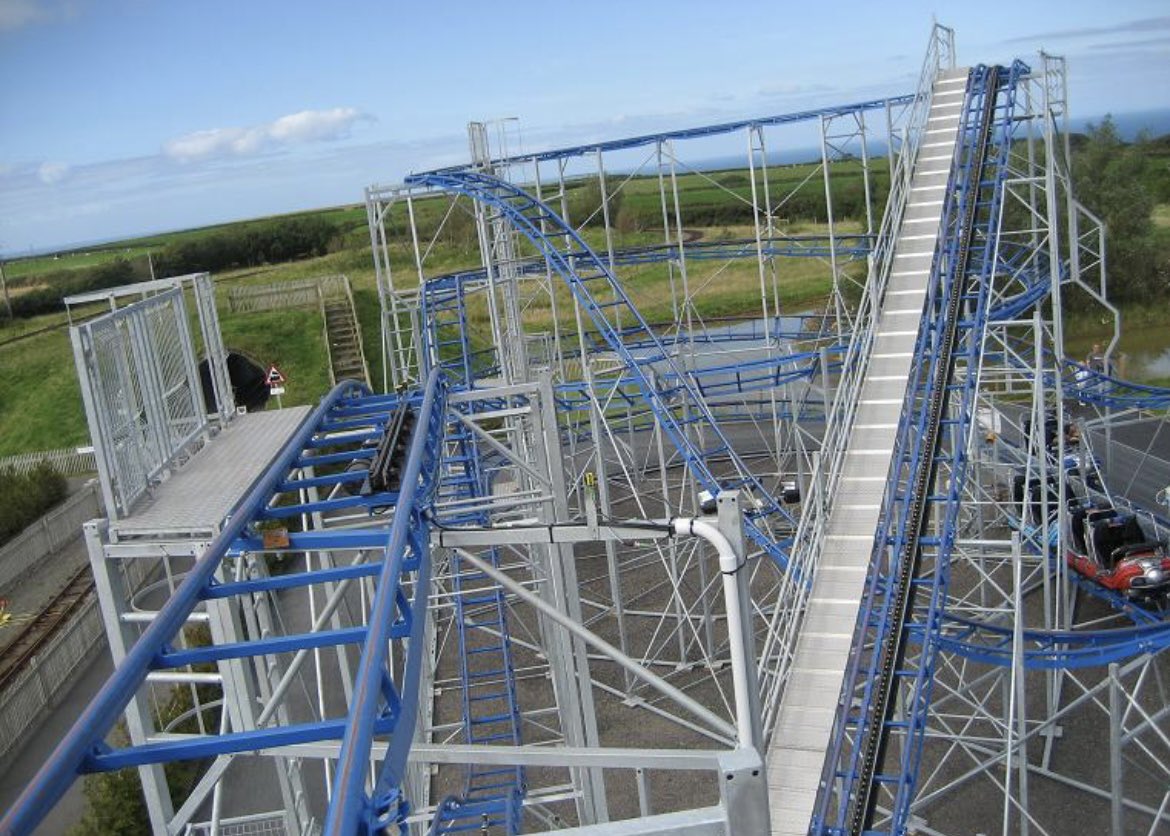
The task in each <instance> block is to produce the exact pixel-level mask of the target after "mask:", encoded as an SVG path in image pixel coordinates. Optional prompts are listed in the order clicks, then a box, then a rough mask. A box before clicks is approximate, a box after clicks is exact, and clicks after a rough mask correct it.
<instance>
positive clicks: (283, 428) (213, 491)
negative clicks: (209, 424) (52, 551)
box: [110, 406, 309, 538]
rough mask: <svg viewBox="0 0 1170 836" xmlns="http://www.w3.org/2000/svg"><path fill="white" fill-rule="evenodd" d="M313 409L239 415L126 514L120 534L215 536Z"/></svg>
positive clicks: (115, 524) (114, 524)
mask: <svg viewBox="0 0 1170 836" xmlns="http://www.w3.org/2000/svg"><path fill="white" fill-rule="evenodd" d="M308 414H309V408H308V407H307V406H294V407H289V408H287V409H277V410H272V411H269V412H250V413H248V414H246V415H240V416H238V417H237V418H236V419H235V420H234V421H232V422H231V423H230V424H228V425H227V426H226V427H224V428H223V430H221V431H220V433H219V435H217V436H215V437H214V438H212V439H211V440H210V441H208V442H207V443H206V444H205V445H204V446H203V448H202V449H201V450H199V452H198V453H197V454H196V455H194V456H193V457H192V458H191V460H190V461H189V462H187V464H186V465H185V466H184V467H181V468H179V470H178V471H177V472H176V473H175V474H174V475H173V476H171V477H170V478H169V479H167V480H166V481H165V482H163V483H162V484H160V485H158V486H157V487H156V488H155V489H154V492H153V495H152V496H151V497H149V498H148V499H147V500H145V501H144V502H143V503H141V505H140V506H138V507H136V508H135V509H134V513H133V514H131V515H130V516H129V517H127V518H125V519H121V520H111V522H110V528H111V530H112V531H113V532H114V533H115V534H116V535H117V536H118V537H123V538H124V537H140V536H153V537H160V536H166V537H187V536H193V537H200V536H203V537H212V536H214V535H215V533H216V532H217V531H219V528H220V526H222V525H223V521H224V518H225V517H226V516H227V515H228V512H230V511H231V510H232V508H233V507H234V506H235V504H236V503H237V502H239V501H240V499H241V498H242V497H243V496H244V495H245V494H246V493H247V492H248V488H250V487H251V486H252V483H253V482H255V481H256V478H257V477H258V476H260V474H261V473H263V472H264V468H266V467H268V465H269V464H270V463H271V462H272V460H273V459H275V458H276V456H277V454H279V453H280V451H281V450H282V449H283V448H284V445H285V444H286V443H287V442H288V440H289V438H291V437H292V435H293V433H294V432H296V430H297V428H298V427H299V426H300V425H301V422H302V421H304V419H305V416H307V415H308Z"/></svg>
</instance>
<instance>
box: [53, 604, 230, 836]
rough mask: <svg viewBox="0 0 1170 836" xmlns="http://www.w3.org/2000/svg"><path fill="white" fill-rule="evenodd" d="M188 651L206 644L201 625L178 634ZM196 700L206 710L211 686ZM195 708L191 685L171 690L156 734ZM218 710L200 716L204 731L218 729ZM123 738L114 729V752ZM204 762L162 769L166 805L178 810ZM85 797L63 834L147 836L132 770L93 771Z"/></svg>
mask: <svg viewBox="0 0 1170 836" xmlns="http://www.w3.org/2000/svg"><path fill="white" fill-rule="evenodd" d="M184 633H185V635H186V639H187V642H186V643H187V646H188V647H204V646H206V645H209V644H211V631H210V629H209V628H208V627H207V625H196V626H194V627H188V628H186V630H184ZM194 669H195V670H196V671H203V672H208V671H214V670H215V666H214V665H211V664H207V665H195V666H194ZM195 690H196V691H197V692H198V696H199V701H200V703H201V704H203V705H207V704H208V703H210V702H211V701H213V700H215V699H216V698H217V697H218V689H217V688H216V687H215V686H211V685H200V686H198V687H197V688H196V689H195ZM194 705H195V701H194V696H193V694H192V689H191V686H189V685H176V686H175V687H174V688H172V689H171V693H170V698H169V699H168V700H167V701H166V703H165V704H164V705H163V706H162V707H161V708H160V710H159V714H158V716H157V717H156V718H155V721H156V724H157V726H158V727H159V728H160V729H161V728H163V727H164V726H166V725H167V724H168V723H170V722H171V721H173V720H175V719H176V718H178V717H179V716H180V715H181V714H183V713H185V712H187V711H188V710H190V709H191V708H192V707H193V706H194ZM219 712H220V709H219V708H214V709H211V710H208V711H205V712H204V713H203V717H204V724H205V726H206V727H207V728H209V729H218V728H219ZM171 731H173V732H176V733H186V734H190V733H195V732H197V731H199V721H198V720H197V719H196V718H195V717H193V716H192V717H188V718H187V719H185V720H183V721H182V722H180V723H179V724H178V725H176V726H175V727H174V728H173V729H171ZM128 743H129V736H128V735H127V734H126V728H125V726H124V725H122V724H119V725H118V728H117V729H116V730H115V731H114V734H113V745H114V746H115V748H117V747H121V746H126V745H127V744H128ZM210 763H211V760H210V759H209V758H207V759H203V760H196V761H180V762H177V763H168V764H166V765H165V766H164V767H163V769H164V771H165V773H166V777H167V789H168V790H169V791H170V794H171V802H172V803H173V804H174V805H175V806H179V805H181V804H182V803H183V802H184V801H185V800H186V799H187V796H188V795H190V794H191V790H192V789H194V787H195V784H196V783H197V782H198V780H199V778H200V777H201V776H202V775H203V773H204V771H205V770H206V769H207V767H208V765H209V764H210ZM85 798H86V801H87V802H88V805H87V809H86V811H85V815H83V816H82V817H81V820H80V821H78V822H77V824H75V825H74V826H73V827H71V828H70V829H69V836H83V834H90V833H102V834H113V836H140V834H141V836H146V834H149V833H150V819H149V814H148V813H147V811H146V800H145V798H144V797H143V795H142V783H141V782H140V781H139V778H138V770H137V769H133V768H132V769H119V770H118V771H116V772H99V773H95V774H93V775H87V776H86V777H85Z"/></svg>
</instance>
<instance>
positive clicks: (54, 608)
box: [0, 563, 94, 691]
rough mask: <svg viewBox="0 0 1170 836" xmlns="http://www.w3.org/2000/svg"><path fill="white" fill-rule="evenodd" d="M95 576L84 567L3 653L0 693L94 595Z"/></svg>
mask: <svg viewBox="0 0 1170 836" xmlns="http://www.w3.org/2000/svg"><path fill="white" fill-rule="evenodd" d="M93 586H94V584H93V576H92V575H91V574H90V569H89V564H88V563H86V564H85V565H84V566H82V567H81V568H80V569H79V570H78V571H77V572H76V573H75V574H74V575H73V576H72V577H70V578H69V582H68V583H66V584H65V586H64V588H62V589H61V591H60V592H58V593H57V594H56V595H55V596H53V600H51V601H49V603H48V604H46V605H45V607H44V608H43V609H42V610H41V611H40V612H39V613H38V614H37V615H36V616H35V617H33V619H32V620H31V621H29V622H28V623H27V624H25V625H24V627H23V629H21V631H20V634H19V635H18V636H17V637H16V639H14V640H13V641H12V643H11V644H9V645H8V646H7V647H6V648H4V650H3V651H0V691H3V690H4V689H5V688H7V687H8V685H9V683H10V682H11V681H12V680H14V679H15V678H16V677H17V676H18V675H19V674H20V672H21V671H23V670H24V668H25V666H26V665H27V664H28V661H29V660H30V659H32V658H33V657H34V656H36V654H37V653H38V652H39V651H40V650H41V648H43V647H44V646H45V645H46V644H48V642H49V639H51V638H52V637H53V635H54V634H55V633H56V632H57V630H59V629H60V628H61V627H62V626H63V625H64V624H65V623H66V622H67V621H68V620H69V617H70V616H71V615H72V614H73V613H74V612H76V611H77V610H78V608H80V607H81V605H82V604H83V603H84V602H85V600H86V598H88V597H89V595H90V593H92V592H93Z"/></svg>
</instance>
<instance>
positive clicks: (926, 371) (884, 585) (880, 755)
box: [812, 63, 1027, 834]
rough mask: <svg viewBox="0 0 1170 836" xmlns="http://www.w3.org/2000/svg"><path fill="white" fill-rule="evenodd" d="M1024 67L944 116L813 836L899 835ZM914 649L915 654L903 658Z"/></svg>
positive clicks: (861, 545)
mask: <svg viewBox="0 0 1170 836" xmlns="http://www.w3.org/2000/svg"><path fill="white" fill-rule="evenodd" d="M1026 72H1027V67H1025V66H1024V65H1022V64H1019V63H1017V64H1015V65H1013V66H1012V67H1011V68H1010V69H1009V68H1003V67H984V66H980V67H977V68H976V69H975V70H973V71H972V72H971V74H970V79H969V82H968V85H967V89H966V91H965V92H964V95H963V99H962V100H961V103H962V107H960V109H959V111H958V113H957V116H956V118H957V121H958V128H959V130H958V137H959V139H960V142H959V143H958V144H957V145H955V144H954V143H952V145H951V147H950V149H949V150H950V151H951V154H950V155H948V156H953V157H954V165H953V171H952V172H949V180H948V183H947V184H945V185H944V191H943V193H942V195H941V201H942V207H941V208H942V210H943V215H942V219H941V220H942V225H941V234H940V236H939V237H938V240H937V247H935V246H934V243H935V242H932V246H931V249H930V251H929V257H930V267H929V269H930V274H929V278H930V281H929V283H928V287H927V291H926V293H925V294H924V296H925V299H924V301H925V309H924V311H923V313H922V314H921V325H920V327H919V328H918V329H917V332H916V337H915V340H914V343H913V347H912V349H913V350H912V352H911V358H912V362H911V363H910V364H909V367H908V368H906V369H904V370H901V372H900V373H901V374H902V375H903V379H906V380H908V384H907V386H906V392H905V401H904V404H903V403H902V402H901V400H900V399H899V402H898V403H897V404H891V405H893V406H896V407H897V410H898V412H899V413H900V420H899V421H898V422H897V424H896V427H895V428H894V429H893V430H890V431H889V434H888V436H886V438H884V439H883V443H888V444H890V445H891V446H892V447H893V453H894V455H893V456H891V457H889V458H888V460H887V465H888V466H889V471H888V473H889V476H888V479H885V478H881V477H879V479H878V481H876V482H875V483H874V484H873V485H872V486H871V491H872V492H871V494H870V497H871V498H875V499H876V498H881V502H880V505H878V506H877V507H876V508H875V509H873V512H874V513H875V514H876V513H877V512H878V511H879V510H880V515H879V516H878V519H877V526H876V534H875V535H872V536H871V535H869V534H866V533H864V532H860V531H858V532H857V535H858V537H860V538H861V539H859V540H858V541H857V542H858V548H857V549H856V551H860V552H862V553H864V554H865V555H866V557H867V560H866V561H865V562H866V563H867V564H868V566H867V570H866V572H867V573H866V576H865V584H864V593H863V595H862V596H861V599H860V603H861V606H860V608H859V612H858V615H857V618H856V630H855V631H854V632H853V633H852V636H851V639H852V640H851V642H850V647H851V648H852V649H851V651H850V654H849V657H848V662H849V664H848V667H847V669H846V670H845V675H844V677H843V686H842V688H841V690H840V696H839V700H838V703H837V711H836V717H835V725H834V734H833V736H832V742H831V746H830V747H829V750H828V755H827V757H826V759H825V762H824V766H823V769H822V771H821V772H820V775H819V778H820V780H819V786H818V790H819V795H818V803H817V807H816V812H815V814H814V817H813V823H812V829H813V831H814V832H818V833H820V832H833V833H849V834H861V833H877V832H881V833H885V832H889V833H901V832H903V831H904V828H905V825H906V821H907V818H908V816H909V811H910V803H911V801H912V799H913V795H914V788H915V786H916V782H917V774H918V763H919V757H920V753H921V747H922V742H923V739H924V734H925V723H926V716H927V710H928V708H929V703H930V693H931V682H932V676H933V663H934V657H935V652H936V648H937V646H938V641H937V640H938V635H939V631H940V628H941V624H942V611H943V604H944V601H945V596H946V590H947V584H948V580H949V576H950V573H949V559H950V553H951V548H952V547H953V544H954V538H955V536H956V534H955V533H956V529H957V514H958V508H959V505H960V501H961V496H962V491H963V486H964V483H965V479H966V464H967V452H966V451H967V446H968V445H967V440H968V437H969V435H970V432H971V430H972V426H973V412H974V392H975V383H976V377H977V374H976V370H977V368H978V362H979V357H978V353H979V350H980V346H981V345H982V332H983V329H984V326H985V324H986V322H987V315H988V309H989V305H990V298H991V292H990V288H991V284H992V278H993V276H994V264H995V251H996V225H997V223H998V219H999V213H1000V204H1001V200H1002V195H1003V180H1004V178H1005V177H1006V176H1007V169H1008V165H1007V160H1008V154H1009V151H1010V147H1011V140H1012V131H1013V129H1014V127H1015V120H1014V108H1015V93H1016V89H1017V84H1018V81H1019V79H1020V78H1021V76H1023V75H1024V74H1025V73H1026ZM930 156H931V155H929V154H927V155H926V157H925V159H926V160H927V161H929V159H930ZM907 295H908V296H913V297H915V298H919V299H921V298H922V296H923V295H922V294H907ZM872 378H873V375H872V374H871V380H872ZM891 417H892V416H891ZM857 429H862V428H857ZM867 443H873V442H872V440H871V441H868V442H867ZM873 475H875V476H877V474H873ZM871 519H872V517H871ZM932 523H933V533H931V531H930V530H929V529H931V528H932V526H931V524H932ZM863 535H864V536H863ZM867 540H868V542H866V541H867ZM912 636H913V638H912ZM915 641H916V642H917V644H918V646H919V647H920V652H918V653H912V652H911V651H910V647H911V644H912V642H915ZM895 706H900V708H899V709H898V710H897V711H896V710H895ZM895 739H897V740H898V741H899V742H900V745H899V746H898V747H897V749H896V750H895V749H893V748H892V746H893V743H892V742H893V740H895ZM883 791H885V793H886V794H885V795H883Z"/></svg>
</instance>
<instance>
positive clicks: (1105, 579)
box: [1065, 504, 1170, 599]
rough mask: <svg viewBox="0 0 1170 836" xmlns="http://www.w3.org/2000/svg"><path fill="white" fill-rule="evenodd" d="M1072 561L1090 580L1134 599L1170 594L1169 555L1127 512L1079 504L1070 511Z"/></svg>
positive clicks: (1164, 547) (1066, 555)
mask: <svg viewBox="0 0 1170 836" xmlns="http://www.w3.org/2000/svg"><path fill="white" fill-rule="evenodd" d="M1069 528H1070V529H1071V530H1070V532H1069V535H1070V536H1069V537H1068V539H1067V548H1068V551H1067V552H1066V554H1065V558H1066V559H1067V560H1068V565H1069V566H1071V567H1072V568H1073V569H1074V570H1075V571H1077V572H1078V573H1080V574H1081V575H1084V576H1085V577H1086V578H1089V579H1090V580H1092V581H1094V582H1095V583H1098V584H1100V585H1101V586H1103V587H1105V588H1107V589H1112V590H1113V591H1114V592H1119V593H1121V594H1123V595H1126V596H1128V597H1129V598H1133V599H1153V598H1160V597H1162V596H1165V595H1167V594H1168V593H1170V554H1167V552H1166V546H1165V545H1164V544H1163V543H1160V542H1157V541H1151V540H1147V539H1146V535H1145V533H1144V532H1143V531H1142V527H1141V524H1140V523H1138V521H1137V518H1136V517H1135V516H1134V515H1133V514H1131V513H1128V512H1126V511H1119V510H1118V509H1116V508H1111V507H1108V506H1105V507H1102V506H1096V505H1080V504H1076V505H1074V506H1073V507H1072V508H1070V509H1069Z"/></svg>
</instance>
